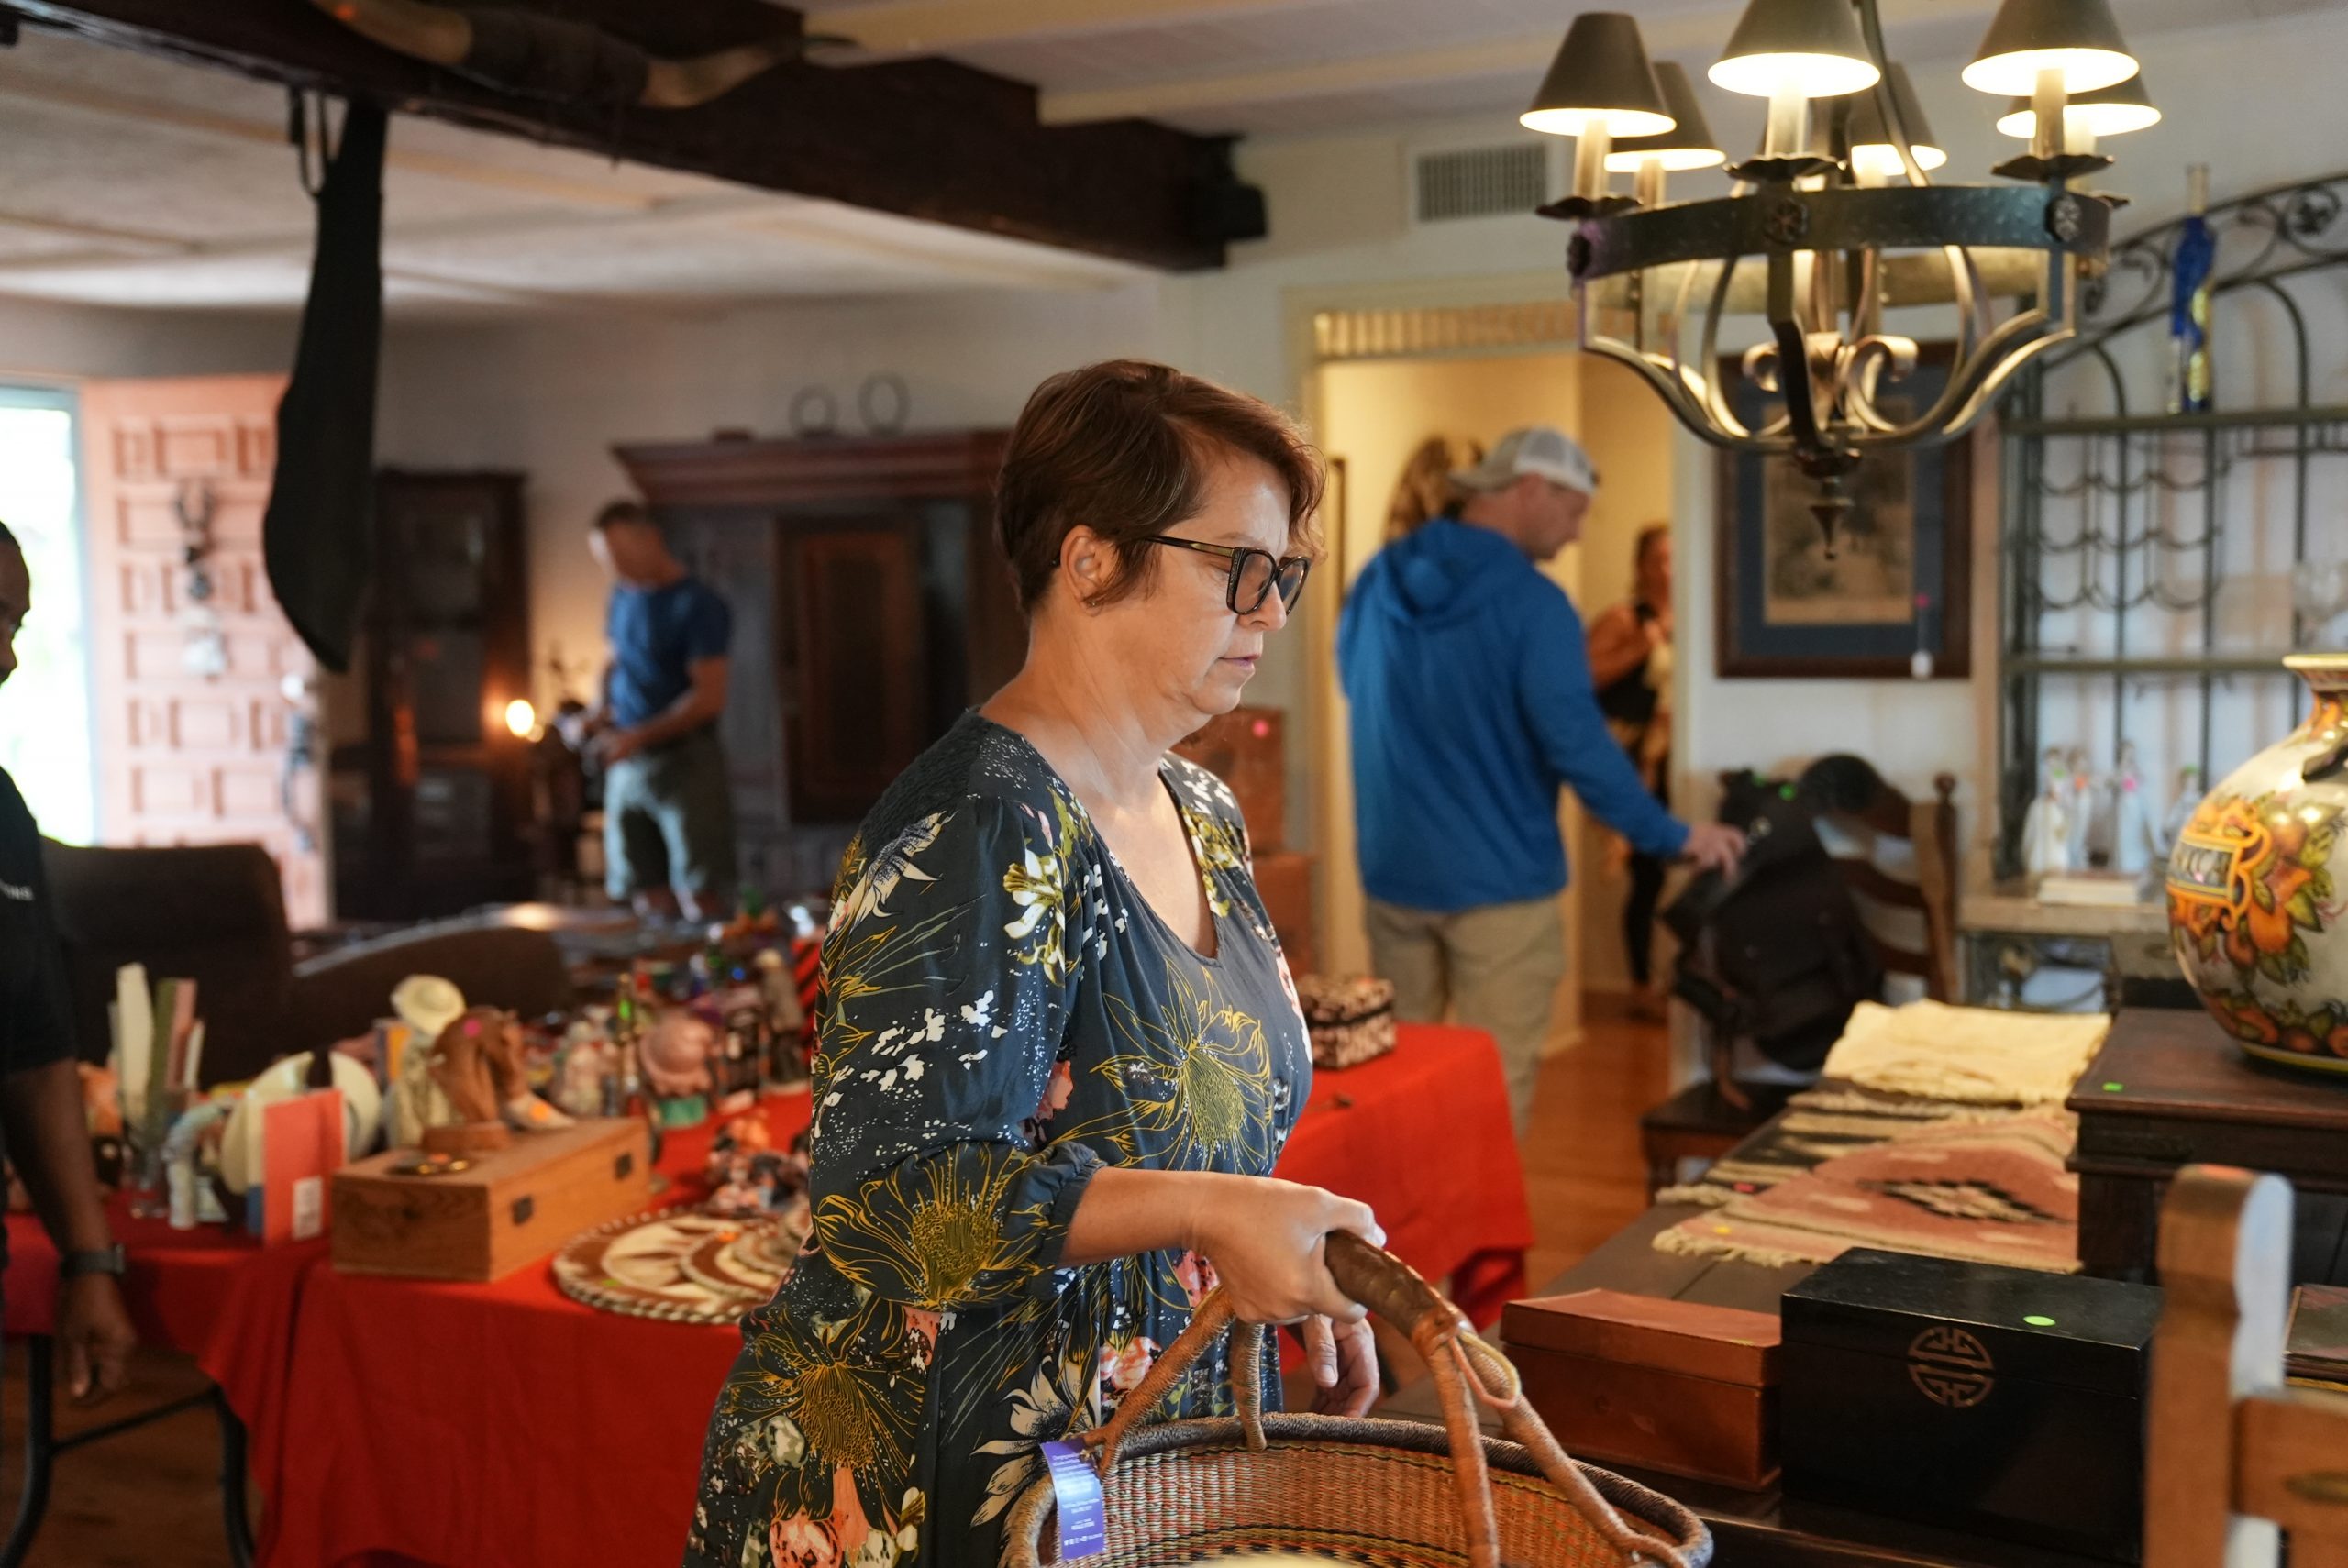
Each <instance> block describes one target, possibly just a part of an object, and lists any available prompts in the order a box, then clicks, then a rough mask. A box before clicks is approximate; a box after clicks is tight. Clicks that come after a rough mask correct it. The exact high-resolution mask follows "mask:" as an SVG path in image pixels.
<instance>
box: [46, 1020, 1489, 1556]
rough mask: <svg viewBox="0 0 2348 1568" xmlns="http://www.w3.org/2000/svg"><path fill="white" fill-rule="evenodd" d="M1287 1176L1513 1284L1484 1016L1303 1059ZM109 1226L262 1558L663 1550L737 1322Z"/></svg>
mask: <svg viewBox="0 0 2348 1568" xmlns="http://www.w3.org/2000/svg"><path fill="white" fill-rule="evenodd" d="M807 1114H808V1105H807V1099H806V1097H805V1096H804V1095H798V1096H783V1097H779V1098H777V1099H773V1100H770V1101H769V1102H768V1115H769V1119H770V1121H771V1122H772V1123H773V1124H774V1126H775V1127H776V1129H777V1131H778V1132H781V1133H782V1134H783V1135H785V1136H789V1135H791V1134H793V1133H795V1132H797V1131H798V1130H799V1129H800V1128H801V1127H803V1126H804V1125H805V1123H806V1120H807ZM710 1136H711V1132H709V1131H708V1130H702V1131H700V1132H692V1133H685V1134H681V1135H679V1136H676V1137H673V1138H671V1139H670V1146H669V1147H668V1149H666V1150H665V1151H664V1153H663V1157H662V1161H661V1164H662V1165H663V1167H664V1168H666V1169H669V1170H670V1171H673V1172H679V1173H682V1172H686V1171H695V1170H698V1169H699V1168H700V1166H701V1164H702V1162H703V1158H704V1157H705V1154H706V1153H707V1147H708V1141H709V1138H710ZM1280 1174H1281V1175H1282V1176H1287V1177H1289V1178H1290V1179H1291V1180H1295V1181H1302V1182H1310V1183H1312V1184H1314V1185H1316V1186H1321V1187H1329V1188H1330V1189H1332V1190H1333V1191H1336V1192H1340V1193H1344V1194H1346V1196H1348V1197H1353V1198H1361V1199H1363V1200H1364V1201H1366V1202H1368V1203H1369V1204H1370V1205H1371V1206H1372V1207H1373V1208H1375V1209H1377V1211H1378V1216H1379V1220H1380V1222H1381V1223H1383V1224H1384V1225H1385V1227H1386V1231H1387V1240H1388V1244H1389V1245H1390V1247H1391V1248H1392V1249H1393V1250H1394V1251H1395V1252H1396V1253H1399V1254H1400V1255H1401V1257H1403V1258H1404V1259H1406V1260H1407V1261H1409V1262H1410V1263H1411V1264H1412V1266H1414V1267H1415V1268H1417V1269H1418V1270H1419V1272H1420V1273H1422V1274H1423V1275H1426V1276H1427V1277H1429V1278H1431V1279H1437V1280H1440V1279H1443V1278H1445V1276H1450V1277H1451V1278H1452V1280H1453V1289H1454V1294H1455V1295H1456V1297H1458V1299H1459V1300H1460V1302H1461V1304H1462V1305H1463V1306H1465V1307H1467V1309H1468V1311H1469V1313H1470V1315H1471V1316H1473V1317H1475V1318H1476V1319H1477V1320H1478V1321H1479V1322H1486V1321H1490V1320H1491V1319H1492V1318H1494V1317H1497V1316H1498V1314H1499V1311H1500V1307H1501V1303H1503V1302H1505V1301H1506V1300H1507V1299H1509V1297H1511V1296H1512V1295H1517V1294H1522V1292H1523V1264H1524V1249H1525V1248H1526V1247H1528V1246H1529V1245H1531V1243H1532V1240H1533V1224H1532V1217H1531V1214H1530V1212H1529V1210H1528V1209H1527V1208H1526V1204H1525V1198H1524V1181H1523V1172H1522V1170H1521V1168H1520V1166H1519V1165H1518V1162H1517V1154H1516V1143H1515V1140H1514V1137H1513V1135H1512V1132H1511V1131H1510V1121H1509V1110H1508V1095H1507V1090H1506V1088H1505V1085H1504V1083H1503V1081H1502V1079H1501V1068H1500V1061H1499V1057H1498V1055H1497V1054H1496V1052H1495V1051H1494V1049H1493V1047H1492V1044H1491V1042H1490V1039H1489V1037H1487V1036H1485V1035H1482V1034H1480V1033H1478V1032H1474V1031H1470V1030H1449V1029H1415V1028H1406V1029H1404V1030H1403V1031H1402V1040H1401V1044H1400V1045H1399V1046H1398V1048H1397V1049H1396V1050H1395V1051H1394V1052H1393V1054H1392V1055H1388V1056H1385V1057H1382V1058H1380V1059H1379V1060H1378V1061H1376V1062H1371V1063H1368V1064H1367V1065H1365V1066H1359V1067H1355V1068H1351V1069H1348V1070H1346V1071H1344V1072H1334V1073H1322V1074H1320V1075H1318V1077H1316V1080H1315V1083H1314V1086H1313V1091H1312V1098H1311V1099H1309V1100H1308V1101H1307V1102H1306V1105H1305V1110H1304V1114H1303V1116H1302V1117H1301V1119H1300V1120H1299V1121H1298V1123H1297V1127H1296V1132H1295V1133H1294V1135H1293V1136H1292V1137H1291V1138H1290V1143H1289V1147H1288V1151H1287V1154H1285V1156H1284V1157H1283V1158H1282V1160H1281V1163H1280ZM122 1233H123V1236H124V1240H125V1242H127V1245H128V1246H129V1247H130V1249H131V1253H132V1260H133V1262H132V1272H131V1275H130V1285H131V1292H130V1294H131V1298H132V1302H133V1307H134V1313H135V1315H137V1316H138V1318H139V1319H140V1323H141V1328H142V1331H146V1332H148V1333H149V1334H150V1337H151V1338H153V1339H155V1340H156V1341H158V1342H165V1343H170V1344H172V1345H175V1346H178V1347H179V1348H181V1349H183V1350H188V1351H190V1352H193V1353H194V1354H195V1355H196V1357H197V1358H198V1360H199V1362H200V1363H201V1364H203V1365H204V1366H205V1370H206V1371H207V1372H208V1373H210V1374H211V1375H212V1376H213V1377H214V1378H215V1379H216V1381H218V1382H219V1383H220V1385H221V1386H222V1388H223V1389H224V1391H225V1392H226V1393H227V1398H228V1402H229V1404H230V1406H231V1408H234V1409H236V1410H237V1412H238V1414H239V1415H241V1416H242V1417H243V1418H244V1419H245V1421H246V1423H247V1424H248V1426H249V1428H250V1429H251V1430H252V1434H253V1454H252V1463H253V1469H254V1474H255V1475H256V1477H257V1478H258V1479H259V1480H260V1485H261V1487H262V1490H263V1493H264V1494H265V1496H266V1497H267V1501H268V1507H267V1510H266V1513H265V1516H264V1518H263V1524H262V1540H261V1560H262V1562H265V1563H268V1564H271V1568H329V1565H339V1564H344V1563H348V1562H375V1563H379V1564H386V1563H396V1562H424V1563H429V1564H438V1565H442V1568H521V1565H524V1564H531V1565H535V1564H549V1565H559V1568H573V1565H577V1564H594V1565H596V1568H604V1565H605V1564H610V1565H614V1568H632V1565H635V1564H667V1563H671V1562H675V1561H676V1559H677V1556H678V1554H679V1552H680V1551H681V1549H682V1543H683V1540H684V1534H685V1525H686V1519H687V1517H688V1515H689V1514H690V1512H691V1510H692V1496H693V1487H694V1485H695V1482H696V1479H697V1477H698V1474H699V1468H700V1457H701V1434H702V1431H703V1428H704V1427H705V1425H706V1424H707V1421H708V1418H709V1410H710V1406H711V1403H712V1401H713V1399H714V1397H715V1395H716V1391H717V1387H718V1385H719V1384H720V1383H721V1382H722V1381H723V1380H724V1377H725V1370H726V1368H727V1367H728V1366H729V1365H730V1364H732V1361H733V1357H734V1353H735V1350H736V1347H737V1344H738V1342H739V1337H738V1335H737V1332H736V1331H735V1330H734V1329H732V1328H730V1327H728V1328H714V1327H689V1326H682V1325H677V1324H670V1323H656V1322H648V1321H645V1320H639V1319H634V1318H624V1317H620V1316H617V1315H615V1314H612V1313H606V1312H598V1311H594V1310H592V1309H588V1308H585V1307H581V1306H580V1305H578V1304H577V1303H575V1302H573V1301H570V1300H569V1299H568V1298H566V1297H563V1296H562V1295H561V1294H560V1293H559V1291H558V1290H557V1289H556V1288H555V1286H554V1283H553V1280H552V1277H551V1275H550V1274H549V1272H548V1269H547V1268H546V1267H544V1266H543V1265H540V1266H536V1267H532V1268H526V1269H524V1270H522V1271H520V1272H519V1273H517V1274H515V1275H509V1276H508V1277H506V1278H505V1279H503V1280H500V1281H497V1282H495V1283H493V1284H489V1285H427V1284H419V1283H417V1282H415V1281H412V1280H395V1279H382V1278H376V1277H371V1276H366V1275H344V1274H339V1273H337V1272H336V1271H335V1269H334V1268H333V1267H332V1266H330V1265H328V1264H326V1263H325V1262H324V1261H323V1257H324V1249H323V1246H322V1245H321V1244H310V1245H304V1246H296V1247H279V1248H272V1249H266V1250H265V1249H261V1248H259V1247H257V1246H254V1245H253V1244H252V1243H250V1242H246V1241H243V1240H241V1239H237V1238H230V1237H227V1236H224V1235H222V1234H220V1233H219V1232H216V1231H196V1232H175V1231H170V1230H168V1229H166V1228H163V1227H161V1226H158V1225H142V1224H140V1223H136V1222H128V1221H126V1222H125V1223H124V1225H123V1232H122ZM10 1240H11V1243H12V1245H13V1246H14V1247H15V1249H16V1257H15V1262H14V1263H13V1264H12V1265H11V1268H10V1271H9V1277H8V1286H9V1288H8V1290H7V1293H6V1294H7V1297H8V1320H7V1326H8V1328H9V1329H10V1330H11V1331H17V1332H31V1331H38V1330H39V1329H40V1328H43V1327H45V1326H46V1324H45V1323H41V1322H36V1321H35V1320H34V1317H35V1315H36V1309H37V1308H39V1315H42V1316H45V1303H46V1302H47V1300H48V1298H49V1296H50V1286H49V1283H48V1282H49V1280H50V1279H51V1278H53V1276H54V1272H55V1266H56V1264H55V1257H54V1254H53V1253H50V1251H49V1249H48V1245H47V1242H46V1241H45V1240H43V1239H42V1238H41V1237H40V1234H39V1230H38V1227H33V1226H29V1225H20V1224H19V1223H18V1222H17V1221H16V1220H12V1221H11V1225H10ZM20 1311H21V1312H22V1313H23V1314H24V1315H23V1316H21V1317H20V1316H19V1313H20Z"/></svg>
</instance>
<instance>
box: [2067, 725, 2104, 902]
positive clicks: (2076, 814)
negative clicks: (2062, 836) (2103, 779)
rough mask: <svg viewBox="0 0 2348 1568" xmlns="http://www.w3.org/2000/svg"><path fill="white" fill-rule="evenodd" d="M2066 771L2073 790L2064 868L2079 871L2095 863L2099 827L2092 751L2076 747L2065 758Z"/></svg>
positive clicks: (2083, 747)
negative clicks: (2091, 849) (2092, 852)
mask: <svg viewBox="0 0 2348 1568" xmlns="http://www.w3.org/2000/svg"><path fill="white" fill-rule="evenodd" d="M2064 770H2065V772H2066V774H2067V776H2068V782H2069V785H2070V791H2071V811H2070V829H2071V844H2070V860H2069V863H2068V864H2067V865H2066V866H2065V867H2064V869H2065V870H2066V871H2077V870H2081V869H2083V868H2085V867H2087V866H2088V865H2090V864H2091V863H2092V862H2091V861H2090V860H2089V858H2088V846H2089V839H2090V837H2091V835H2092V833H2093V829H2094V825H2095V813H2096V794H2097V790H2096V777H2095V769H2094V768H2092V767H2089V766H2088V748H2087V747H2085V746H2083V745H2075V746H2073V747H2072V748H2071V749H2070V751H2069V752H2068V753H2066V756H2065V757H2064Z"/></svg>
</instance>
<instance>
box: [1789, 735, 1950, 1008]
mask: <svg viewBox="0 0 2348 1568" xmlns="http://www.w3.org/2000/svg"><path fill="white" fill-rule="evenodd" d="M1801 792H1802V794H1803V795H1804V796H1805V797H1807V798H1808V799H1810V800H1811V801H1815V802H1816V803H1817V805H1818V808H1819V816H1820V819H1821V823H1822V826H1823V827H1825V828H1826V829H1827V830H1828V831H1829V833H1830V834H1833V837H1831V838H1830V840H1829V843H1828V845H1827V847H1828V849H1829V850H1830V851H1833V850H1844V851H1847V852H1845V853H1837V854H1836V855H1835V858H1834V865H1835V868H1836V869H1837V870H1839V871H1841V872H1842V873H1843V881H1844V885H1845V886H1847V887H1848V888H1849V889H1851V895H1852V897H1854V898H1855V899H1856V900H1858V903H1859V913H1860V916H1861V918H1862V920H1863V921H1864V922H1865V924H1866V933H1867V939H1868V944H1869V945H1870V946H1872V947H1873V948H1874V949H1875V955H1876V959H1877V962H1878V963H1880V964H1881V965H1882V966H1884V968H1885V969H1886V970H1888V971H1889V972H1890V973H1892V974H1895V975H1908V976H1911V977H1914V978H1916V979H1918V980H1921V981H1922V982H1923V986H1924V994H1925V995H1926V996H1927V997H1930V998H1931V999H1933V1000H1934V1001H1954V1000H1955V999H1956V990H1957V984H1956V888H1957V882H1958V879H1959V875H1960V860H1961V854H1960V851H1959V849H1958V846H1957V842H1956V804H1955V796H1956V778H1955V775H1954V774H1949V773H1944V774H1941V775H1939V776H1938V777H1937V778H1934V779H1933V795H1934V799H1933V800H1931V801H1917V800H1911V798H1910V797H1909V796H1908V795H1907V794H1905V793H1904V792H1903V791H1901V790H1899V789H1898V788H1897V787H1896V786H1894V785H1893V784H1892V783H1891V782H1890V781H1889V780H1888V779H1887V778H1884V777H1883V775H1882V774H1880V773H1877V771H1876V770H1875V768H1874V767H1873V766H1872V765H1870V764H1869V763H1868V762H1867V761H1866V759H1865V758H1863V757H1856V756H1823V757H1821V758H1819V759H1818V761H1816V762H1814V763H1812V764H1811V766H1810V767H1809V768H1808V769H1806V770H1805V771H1804V772H1803V774H1802V776H1801Z"/></svg>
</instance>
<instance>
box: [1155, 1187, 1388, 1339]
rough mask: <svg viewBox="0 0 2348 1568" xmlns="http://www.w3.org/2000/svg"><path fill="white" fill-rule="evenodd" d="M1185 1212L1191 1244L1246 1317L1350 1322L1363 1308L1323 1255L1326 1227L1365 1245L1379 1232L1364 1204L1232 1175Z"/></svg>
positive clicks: (1382, 1236)
mask: <svg viewBox="0 0 2348 1568" xmlns="http://www.w3.org/2000/svg"><path fill="white" fill-rule="evenodd" d="M1190 1230H1191V1236H1192V1238H1193V1243H1192V1244H1193V1246H1194V1248H1195V1250H1196V1251H1198V1252H1200V1253H1204V1254H1205V1255H1206V1256H1207V1257H1208V1258H1209V1259H1210V1260H1211V1261H1212V1262H1213V1264H1214V1268H1215V1273H1216V1275H1218V1276H1219V1277H1220V1278H1221V1279H1222V1281H1223V1288H1224V1293H1225V1294H1226V1295H1227V1296H1229V1297H1230V1298H1231V1305H1232V1307H1233V1309H1235V1310H1236V1311H1237V1312H1238V1314H1239V1319H1240V1321H1242V1322H1246V1323H1294V1322H1297V1321H1300V1320H1303V1319H1306V1318H1310V1317H1313V1316H1315V1315H1318V1316H1321V1317H1324V1318H1331V1319H1334V1320H1336V1321H1338V1322H1340V1323H1358V1322H1360V1321H1361V1320H1362V1319H1363V1318H1364V1317H1365V1316H1367V1315H1368V1309H1366V1308H1364V1307H1362V1306H1361V1305H1360V1304H1359V1303H1357V1302H1353V1301H1348V1300H1346V1297H1345V1293H1344V1292H1343V1291H1340V1290H1339V1289H1338V1288H1337V1282H1336V1281H1335V1280H1334V1279H1332V1278H1330V1277H1329V1265H1328V1264H1327V1262H1326V1261H1325V1260H1324V1257H1323V1255H1322V1254H1323V1251H1324V1247H1325V1246H1326V1244H1327V1240H1328V1235H1329V1232H1330V1231H1352V1232H1353V1233H1354V1234H1355V1235H1357V1236H1359V1237H1361V1238H1362V1239H1363V1240H1364V1241H1366V1242H1369V1243H1370V1244H1371V1245H1373V1246H1383V1245H1384V1244H1385V1242H1386V1232H1385V1231H1382V1230H1380V1229H1379V1225H1378V1217H1377V1216H1376V1215H1374V1214H1372V1213H1371V1212H1370V1211H1369V1206H1368V1204H1366V1203H1357V1202H1355V1201H1354V1200H1353V1199H1352V1198H1339V1197H1338V1196H1337V1195H1336V1194H1335V1193H1332V1192H1324V1191H1323V1190H1322V1189H1321V1188H1319V1187H1301V1186H1299V1185H1298V1184H1297V1183H1295V1182H1292V1181H1280V1180H1279V1179H1278V1178H1276V1177H1272V1176H1233V1177H1227V1178H1225V1179H1224V1181H1223V1182H1218V1183H1217V1184H1216V1186H1215V1187H1214V1188H1213V1197H1212V1198H1209V1199H1208V1200H1206V1201H1203V1202H1202V1203H1201V1204H1200V1205H1199V1207H1198V1208H1197V1209H1196V1210H1195V1211H1194V1212H1193V1214H1192V1218H1191V1227H1190Z"/></svg>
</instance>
